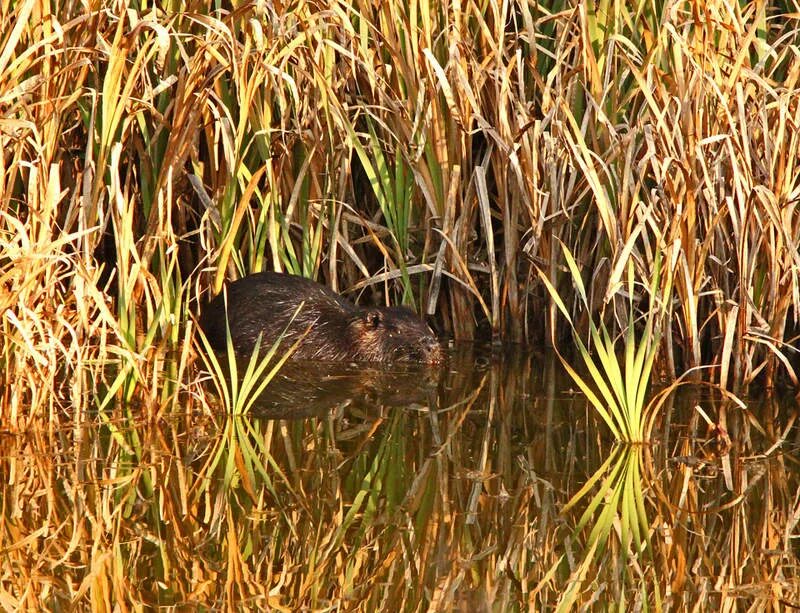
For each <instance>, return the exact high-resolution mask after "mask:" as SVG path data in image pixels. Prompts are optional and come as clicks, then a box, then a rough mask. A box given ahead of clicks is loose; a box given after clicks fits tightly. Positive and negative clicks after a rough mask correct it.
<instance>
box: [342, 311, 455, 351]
mask: <svg viewBox="0 0 800 613" xmlns="http://www.w3.org/2000/svg"><path fill="white" fill-rule="evenodd" d="M348 331H349V334H350V337H351V340H352V346H353V349H354V352H355V353H357V354H358V358H357V359H359V360H363V361H365V362H418V363H426V364H438V363H439V362H441V361H442V359H443V355H442V348H441V346H440V345H439V342H438V341H437V340H436V337H435V336H434V334H433V332H432V331H431V329H430V328H429V327H428V326H427V325H426V324H425V322H423V321H422V320H421V319H420V318H419V317H418V316H417V315H416V314H415V313H414V312H413V311H411V310H409V309H407V308H405V307H383V308H372V309H364V310H362V311H360V312H359V313H358V314H356V315H355V317H354V318H353V319H352V320H351V321H350V323H349V325H348Z"/></svg>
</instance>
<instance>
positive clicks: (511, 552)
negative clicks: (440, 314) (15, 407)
mask: <svg viewBox="0 0 800 613" xmlns="http://www.w3.org/2000/svg"><path fill="white" fill-rule="evenodd" d="M573 387H574V386H573V384H572V383H571V382H570V381H569V380H568V379H567V378H565V376H564V374H563V372H562V370H561V369H560V367H559V366H558V363H557V360H556V359H554V358H553V357H552V356H548V355H541V354H531V353H523V352H519V351H510V350H509V351H504V352H502V353H491V352H485V351H483V352H482V351H477V350H475V349H474V348H472V347H467V348H458V349H457V350H455V351H454V352H453V355H452V357H451V360H450V362H449V363H448V365H447V366H446V367H445V368H444V369H442V370H441V371H437V370H434V369H428V368H426V369H416V370H415V369H390V370H373V371H370V370H368V369H364V368H363V367H362V368H349V367H344V366H339V367H337V368H327V367H323V366H321V365H310V366H309V365H305V366H298V365H294V366H292V367H291V368H289V369H287V370H286V371H285V372H284V373H283V374H282V375H281V377H280V378H279V379H276V380H275V381H273V383H272V384H271V386H270V388H269V390H268V392H267V393H266V394H265V395H264V396H263V397H262V398H261V399H260V401H259V403H258V404H257V406H256V407H255V408H254V409H253V410H252V411H251V413H250V414H249V415H248V416H246V417H229V416H227V415H225V414H223V413H222V412H221V411H207V410H206V411H204V410H201V409H200V408H199V407H198V405H197V403H193V399H192V395H191V394H187V398H186V413H185V415H182V416H176V417H170V418H168V419H164V420H160V421H158V422H156V423H145V421H144V420H143V419H141V418H140V417H139V416H138V415H137V412H136V411H135V410H132V411H131V410H123V409H121V408H120V409H117V410H115V411H112V412H109V413H105V414H102V415H97V414H94V415H88V416H78V415H69V414H68V413H66V412H61V413H60V414H59V415H57V416H56V418H55V419H53V418H48V419H47V420H46V421H43V422H42V423H41V425H40V426H34V427H33V428H31V429H30V430H29V431H28V432H26V433H23V434H10V433H5V434H3V435H2V436H0V471H2V474H3V475H4V478H3V480H2V490H1V491H2V500H0V504H2V509H3V513H2V532H0V534H2V536H1V537H0V552H2V556H3V558H4V560H3V565H2V566H3V569H4V571H3V575H2V580H0V598H2V602H3V606H4V607H6V608H21V609H26V608H37V607H38V606H39V605H40V604H42V603H45V605H46V606H47V607H48V608H51V609H68V608H70V607H72V606H75V607H77V608H78V609H103V608H105V607H108V608H111V607H113V606H115V603H125V605H126V606H129V607H130V606H145V607H156V606H162V607H171V608H175V609H179V610H184V609H190V610H191V609H193V608H197V607H201V608H204V609H226V608H228V607H233V608H235V609H241V610H244V609H248V608H250V609H254V610H262V609H266V608H275V609H277V610H287V611H296V610H363V611H375V610H380V609H386V610H436V611H450V610H464V611H514V610H547V609H554V608H556V607H557V606H558V604H559V603H561V604H571V605H572V606H581V607H588V608H598V609H605V608H608V607H609V606H616V605H617V604H618V603H625V606H626V607H628V606H631V607H637V606H643V605H644V603H646V604H647V605H648V606H650V607H655V608H658V607H659V606H660V607H663V608H665V609H667V610H683V609H684V608H687V607H691V606H693V605H694V604H695V603H698V602H700V603H704V604H703V605H702V608H712V607H714V608H717V607H723V608H724V607H727V608H735V609H746V608H749V607H753V608H755V609H758V610H762V609H765V608H783V607H786V606H796V605H800V582H798V552H799V551H800V549H799V547H798V543H799V542H800V541H799V540H798V534H799V533H800V528H799V527H798V520H799V519H800V495H798V485H799V484H798V459H800V453H799V452H798V448H799V447H800V431H798V428H797V427H796V425H795V418H796V406H795V404H794V402H793V401H791V400H778V399H769V400H759V401H755V400H750V401H748V409H747V410H742V409H740V408H738V407H735V406H733V405H731V404H729V403H726V402H725V401H723V400H721V399H720V398H717V397H714V396H713V395H711V394H709V393H708V392H704V391H703V390H701V389H690V390H687V391H685V392H683V393H682V394H681V395H679V396H677V397H673V398H671V399H670V401H669V402H668V403H667V404H666V406H665V408H664V410H663V411H662V412H661V413H660V414H659V416H658V418H657V420H656V422H655V428H654V437H653V438H654V440H653V441H652V443H651V444H649V445H643V446H634V447H628V448H620V447H619V446H616V445H615V444H614V443H613V441H612V439H611V437H610V433H609V431H608V429H607V428H606V426H605V425H603V424H602V423H601V422H599V421H598V419H597V418H596V417H595V416H594V415H593V413H592V410H591V409H590V408H589V407H588V406H587V403H586V401H585V398H584V397H583V396H582V395H580V394H579V393H576V392H575V391H574V390H573ZM696 405H700V406H701V407H702V408H703V410H704V411H705V412H706V413H707V414H708V416H709V417H710V418H711V419H712V420H713V421H714V422H715V423H716V424H718V425H722V426H724V430H725V432H726V433H727V435H728V437H729V439H730V444H729V445H728V442H727V439H726V438H725V437H723V436H720V431H719V430H715V429H714V428H713V427H709V425H708V424H707V423H706V421H705V420H704V419H703V418H702V417H701V416H700V413H699V412H698V411H697V410H695V408H694V407H695V406H696ZM54 424H55V425H54ZM609 459H610V461H609ZM616 467H619V468H616ZM615 470H617V472H614V471H615ZM598 471H600V472H599V473H598ZM598 474H599V475H601V476H602V475H616V477H615V478H616V479H617V480H608V481H606V480H604V479H603V478H598V479H597V480H595V481H592V478H593V476H595V475H598ZM587 483H590V484H591V487H590V488H589V489H588V493H587V495H585V496H584V497H583V498H581V499H579V500H577V501H576V502H574V504H573V505H572V506H571V508H569V509H568V510H567V512H564V509H565V505H567V503H568V502H569V501H570V500H571V499H572V498H573V497H574V496H575V494H576V493H578V492H579V491H580V490H581V488H582V487H583V486H584V485H585V484H587ZM609 484H612V485H609ZM604 487H606V488H607V489H605V490H604V489H603V488H604ZM614 488H617V489H620V490H624V492H623V494H625V493H627V494H629V495H631V496H633V495H634V493H636V494H637V495H639V496H641V500H642V506H643V510H644V512H645V514H646V525H647V532H648V534H649V538H650V545H649V547H648V548H646V549H645V550H644V551H641V552H638V551H636V549H635V547H634V546H632V545H631V541H630V540H629V539H627V538H626V535H625V529H624V528H623V526H625V525H627V524H626V523H625V519H624V518H623V517H622V514H621V513H622V512H621V511H618V510H616V509H618V508H619V507H614V505H613V504H612V501H613V499H614V498H613V496H614V491H615V490H614ZM598 492H600V494H601V495H600V496H599V498H600V499H602V500H603V501H604V503H603V504H601V505H600V506H599V507H598V508H597V510H596V511H595V512H594V513H593V514H589V516H588V517H585V516H584V512H585V511H586V509H587V508H588V507H589V502H590V500H591V499H592V497H593V496H594V495H596V494H597V493H598ZM602 513H607V514H609V515H610V516H614V515H615V513H616V519H615V520H614V522H615V523H614V526H615V527H614V529H612V530H611V533H610V534H609V536H608V538H607V539H606V540H605V541H603V542H602V543H599V544H594V545H591V546H589V545H588V544H589V543H592V542H593V541H592V530H593V529H594V527H595V526H597V525H599V523H600V519H599V516H600V515H601V514H602ZM582 517H584V519H585V520H586V522H585V525H584V526H583V527H582V528H581V529H580V530H576V526H578V524H579V522H580V521H581V518H582Z"/></svg>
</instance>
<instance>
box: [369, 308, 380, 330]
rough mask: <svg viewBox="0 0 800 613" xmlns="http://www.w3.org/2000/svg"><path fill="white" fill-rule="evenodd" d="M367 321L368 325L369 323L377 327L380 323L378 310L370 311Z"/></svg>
mask: <svg viewBox="0 0 800 613" xmlns="http://www.w3.org/2000/svg"><path fill="white" fill-rule="evenodd" d="M367 321H369V325H371V326H372V327H373V328H377V327H378V326H380V325H381V314H380V313H378V312H374V313H370V314H369V316H368V318H367Z"/></svg>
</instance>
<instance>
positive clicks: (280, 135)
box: [0, 1, 800, 417]
mask: <svg viewBox="0 0 800 613" xmlns="http://www.w3.org/2000/svg"><path fill="white" fill-rule="evenodd" d="M178 9H180V10H178ZM790 9H791V7H789V6H788V5H787V6H786V7H785V11H784V12H783V13H781V10H779V9H778V8H776V7H774V6H769V7H767V6H766V5H763V4H743V5H735V6H729V5H728V4H724V3H717V4H711V5H704V7H703V8H702V10H701V9H700V7H699V5H698V6H695V5H694V4H692V3H672V4H664V5H661V4H659V3H656V4H653V5H647V6H644V5H643V6H642V7H640V10H639V11H637V12H634V11H633V9H630V8H626V7H624V6H622V5H621V4H613V3H598V4H597V5H596V6H595V5H591V4H582V3H581V4H578V5H560V4H559V3H554V4H553V6H551V7H545V6H543V5H535V6H534V5H529V4H526V3H521V4H511V5H502V4H496V3H488V4H487V5H486V6H484V5H480V4H476V3H471V2H470V3H466V4H464V5H460V4H454V5H450V4H445V5H441V6H435V7H434V6H432V5H428V4H427V3H416V2H414V3H410V4H408V5H399V4H396V3H382V4H380V5H373V4H371V3H359V2H356V3H352V4H351V3H346V4H339V3H336V2H333V3H330V4H329V5H325V6H322V5H320V6H318V5H314V4H307V3H299V4H297V5H296V6H295V5H292V6H291V7H286V9H285V10H284V9H280V10H279V8H277V7H275V6H272V5H270V4H262V3H254V4H242V5H240V6H239V7H238V8H236V9H235V10H233V11H216V10H214V8H213V6H210V5H205V4H202V3H197V2H194V3H193V2H189V3H186V4H185V5H181V6H177V5H175V6H173V5H170V6H169V7H150V6H144V5H143V6H141V7H139V8H137V7H136V6H135V5H131V6H125V5H123V4H119V3H116V4H108V5H105V6H100V5H98V6H96V7H94V8H92V10H88V11H87V10H86V7H85V6H84V5H83V4H79V3H72V2H68V3H65V4H63V5H60V6H59V7H58V10H57V11H56V12H52V11H51V7H50V6H49V5H47V4H46V3H41V2H34V1H29V2H21V3H14V4H13V5H7V6H6V7H5V8H3V9H2V10H3V14H2V15H0V17H2V20H3V23H6V24H14V27H13V28H11V27H10V28H4V31H3V38H2V50H1V51H0V91H2V92H3V94H2V101H1V102H2V107H1V108H2V109H3V113H2V119H1V120H0V121H2V124H1V126H0V127H1V131H0V133H2V139H3V147H2V152H3V153H2V168H1V169H0V180H1V183H0V185H1V186H2V187H0V189H2V197H1V198H0V234H2V237H3V241H2V244H3V252H2V254H1V255H0V288H2V294H1V298H0V300H1V301H2V302H0V307H2V311H3V314H4V315H3V319H2V326H3V353H2V361H3V367H4V368H3V373H4V374H3V377H4V379H5V381H4V383H6V389H7V390H9V391H7V392H6V396H7V397H6V402H5V405H6V406H7V407H10V410H11V414H10V415H7V417H8V416H12V415H13V416H15V417H19V415H20V413H19V409H20V408H21V407H26V410H25V411H24V412H25V413H26V414H30V413H35V412H39V411H43V410H48V407H52V406H54V405H55V404H62V403H65V402H66V403H68V404H72V405H73V406H74V407H75V408H78V407H82V406H85V405H86V404H87V400H86V399H87V397H88V396H94V389H95V386H99V387H100V389H101V390H102V391H101V394H100V397H99V398H100V399H99V401H98V402H99V405H101V406H103V405H105V404H107V402H110V399H111V398H115V399H121V400H126V399H130V398H132V397H133V396H138V397H139V399H140V400H142V401H144V402H145V404H146V405H148V406H149V407H150V408H149V410H150V411H152V412H159V411H163V410H165V407H168V405H170V403H174V402H175V399H176V398H177V397H178V395H179V390H181V389H183V387H184V386H185V385H186V384H187V381H188V380H190V379H191V377H192V376H193V375H192V369H191V368H189V367H188V366H189V364H190V363H192V362H193V360H194V358H195V351H194V350H193V349H191V343H190V342H189V341H190V340H191V339H192V337H193V327H194V323H193V318H192V315H193V314H196V313H197V310H198V306H199V304H201V303H202V302H203V301H204V300H205V299H207V297H208V296H209V295H210V294H211V293H214V292H216V291H218V290H219V288H220V287H221V285H222V283H223V281H224V280H225V279H226V278H230V277H236V276H241V275H243V274H246V273H247V272H250V271H255V270H259V269H264V268H278V269H282V270H287V271H289V272H292V273H295V274H303V275H308V276H312V277H316V278H318V279H320V280H321V281H323V282H325V283H327V284H329V285H330V286H331V287H333V288H335V289H338V290H340V291H342V290H347V291H349V292H350V293H351V295H352V297H354V298H361V299H362V300H367V301H368V300H374V301H380V302H383V301H397V302H400V301H402V302H406V303H411V304H413V305H415V306H416V307H417V308H418V309H419V310H420V311H422V312H424V313H427V314H429V315H431V316H432V318H433V320H434V321H435V323H436V324H437V325H438V327H439V329H440V330H441V331H442V332H443V333H445V334H446V335H449V336H451V337H453V338H455V339H459V340H463V339H472V338H475V337H476V336H481V335H484V336H492V337H493V338H496V339H502V340H508V341H515V342H527V343H531V344H534V345H540V344H542V343H546V342H548V341H549V340H550V339H551V338H553V337H555V338H560V337H559V330H558V329H556V328H559V327H563V326H564V324H563V322H561V323H560V324H559V320H558V318H556V317H555V308H554V306H553V305H552V303H551V302H550V300H549V296H548V294H547V292H546V291H545V289H544V286H543V283H542V281H541V280H540V278H539V277H538V275H537V272H536V271H537V270H542V271H544V273H545V274H546V277H547V278H548V279H549V281H550V282H551V283H552V285H553V286H554V287H555V288H557V290H558V291H559V293H560V294H561V295H562V296H563V297H564V304H565V305H566V306H567V308H568V309H570V313H571V315H572V316H573V318H574V319H575V320H576V321H578V322H580V321H581V318H583V320H582V321H583V322H584V325H583V329H587V328H586V326H585V322H586V321H587V319H586V317H587V316H593V317H596V316H600V317H601V318H603V319H604V320H605V321H608V322H609V325H610V326H611V327H612V328H616V329H617V330H620V329H622V328H624V326H617V325H616V324H615V323H614V321H613V320H614V317H615V311H614V310H615V309H619V310H620V312H623V311H624V310H625V309H626V308H627V304H628V298H627V297H625V296H624V295H623V294H624V293H625V292H623V291H621V290H622V288H623V286H624V283H623V279H622V276H623V272H624V271H626V270H628V266H632V267H633V269H634V274H635V279H636V290H635V296H634V297H633V302H634V307H635V308H636V309H637V310H639V311H640V312H642V313H644V312H647V309H648V307H649V305H650V304H659V305H664V308H663V309H661V310H662V311H663V312H664V317H665V318H666V321H667V324H666V325H665V326H664V330H663V332H664V333H663V337H662V339H661V342H660V347H659V352H658V354H657V356H656V369H657V370H658V372H659V373H660V374H661V375H663V376H665V377H667V378H675V377H676V376H678V375H680V374H682V373H684V372H686V371H690V370H691V369H698V370H696V371H692V372H696V373H697V374H696V376H697V377H700V378H704V379H707V380H709V381H713V382H716V383H718V384H719V385H720V386H722V387H724V388H731V389H735V390H746V389H747V388H748V387H749V386H750V385H751V384H753V383H757V384H758V385H759V386H761V387H767V388H769V387H771V386H773V385H774V384H775V383H776V382H778V381H786V382H788V383H789V384H790V385H796V383H797V377H796V372H795V365H796V362H797V359H796V346H797V343H798V339H797V336H798V325H797V315H798V313H800V309H799V308H798V307H800V288H799V287H798V269H799V268H800V255H798V246H799V245H800V214H798V198H800V172H798V159H800V156H798V147H799V145H798V143H799V142H800V139H799V138H798V130H799V129H800V128H799V127H798V113H800V109H799V108H798V99H799V98H798V84H797V81H798V76H799V75H800V63H798V60H797V57H796V53H795V51H794V50H795V49H796V44H797V41H798V30H797V20H796V13H792V11H791V10H790ZM559 241H560V242H562V243H563V244H564V245H566V246H567V247H568V248H569V249H570V251H571V252H572V253H573V254H574V256H575V260H576V262H577V264H578V266H579V268H580V271H581V275H582V277H583V279H584V281H585V283H586V284H587V292H588V294H587V298H588V307H589V310H590V312H589V313H587V311H586V310H585V308H584V305H583V304H582V302H581V301H579V300H574V299H573V298H572V296H574V295H575V294H574V290H573V287H572V284H571V278H570V274H569V272H568V271H567V269H566V267H565V263H564V260H563V258H562V257H561V253H560V250H559V249H558V248H557V245H558V242H559ZM665 250H670V253H671V254H672V256H671V259H670V262H671V263H672V264H673V265H674V270H672V271H669V273H670V274H665V275H661V280H662V281H661V285H660V286H657V287H655V288H651V283H650V280H651V278H652V274H653V270H654V263H655V262H656V259H657V258H659V257H661V255H662V254H661V253H660V252H662V251H665ZM673 276H674V284H673V285H672V286H671V287H670V288H669V292H668V295H665V294H664V290H665V289H666V288H665V287H664V285H663V284H664V283H666V280H667V279H671V278H672V277H673ZM363 294H366V295H363ZM625 320H626V318H625V317H623V318H622V321H625ZM109 365H114V368H112V369H109V368H108V366H109ZM701 367H704V369H702V370H701V369H700V368H701ZM54 392H55V393H54ZM166 410H168V408H167V409H166Z"/></svg>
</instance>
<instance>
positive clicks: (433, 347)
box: [425, 338, 444, 364]
mask: <svg viewBox="0 0 800 613" xmlns="http://www.w3.org/2000/svg"><path fill="white" fill-rule="evenodd" d="M425 350H426V351H427V353H428V362H430V363H433V364H437V363H439V362H441V361H442V360H443V359H444V356H443V355H442V346H441V345H440V344H439V341H437V340H436V339H435V338H432V339H430V340H429V341H428V342H427V343H426V345H425Z"/></svg>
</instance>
